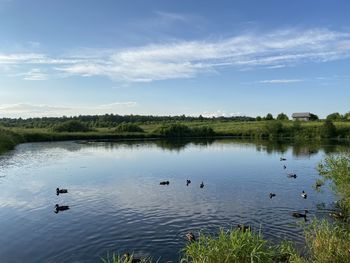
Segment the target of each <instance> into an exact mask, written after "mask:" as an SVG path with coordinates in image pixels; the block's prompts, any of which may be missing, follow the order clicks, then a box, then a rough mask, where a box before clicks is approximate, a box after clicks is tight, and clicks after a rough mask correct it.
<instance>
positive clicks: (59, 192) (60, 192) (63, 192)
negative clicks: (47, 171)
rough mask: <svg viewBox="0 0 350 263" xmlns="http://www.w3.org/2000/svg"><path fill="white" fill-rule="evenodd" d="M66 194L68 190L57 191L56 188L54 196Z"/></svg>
mask: <svg viewBox="0 0 350 263" xmlns="http://www.w3.org/2000/svg"><path fill="white" fill-rule="evenodd" d="M66 193H68V190H67V189H59V188H58V187H57V188H56V194H57V195H59V194H66Z"/></svg>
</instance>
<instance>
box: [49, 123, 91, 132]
mask: <svg viewBox="0 0 350 263" xmlns="http://www.w3.org/2000/svg"><path fill="white" fill-rule="evenodd" d="M52 129H53V131H55V132H88V131H91V129H90V128H89V127H88V126H87V125H85V124H84V123H82V122H80V121H76V120H71V121H66V122H63V123H61V124H57V125H55V126H54V127H53V128H52Z"/></svg>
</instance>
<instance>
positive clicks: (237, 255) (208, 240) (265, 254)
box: [184, 230, 294, 263]
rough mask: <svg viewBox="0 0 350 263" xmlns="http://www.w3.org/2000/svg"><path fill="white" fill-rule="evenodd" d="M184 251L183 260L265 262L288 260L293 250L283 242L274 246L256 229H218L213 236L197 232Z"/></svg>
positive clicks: (194, 261)
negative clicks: (193, 240)
mask: <svg viewBox="0 0 350 263" xmlns="http://www.w3.org/2000/svg"><path fill="white" fill-rule="evenodd" d="M184 254H185V259H184V262H193V263H218V262H222V263H229V262H237V263H238V262H239V263H251V262H262V263H265V262H266V263H268V262H289V259H290V258H291V256H292V255H293V254H294V250H293V249H292V248H291V246H289V245H287V244H285V243H284V244H283V245H281V246H274V245H272V244H270V243H269V242H268V241H266V240H265V239H264V238H263V237H262V235H261V234H260V233H258V234H257V233H254V232H251V231H241V230H231V231H224V230H221V231H220V232H219V235H218V236H217V237H213V236H210V235H200V237H199V239H198V241H197V242H192V243H189V244H188V245H187V246H186V247H185V248H184Z"/></svg>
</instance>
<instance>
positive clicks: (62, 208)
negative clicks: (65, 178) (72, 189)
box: [55, 204, 69, 214]
mask: <svg viewBox="0 0 350 263" xmlns="http://www.w3.org/2000/svg"><path fill="white" fill-rule="evenodd" d="M66 210H69V206H68V205H58V204H56V205H55V213H56V214H58V212H60V211H66Z"/></svg>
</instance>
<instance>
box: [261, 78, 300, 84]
mask: <svg viewBox="0 0 350 263" xmlns="http://www.w3.org/2000/svg"><path fill="white" fill-rule="evenodd" d="M302 81H303V80H302V79H267V80H261V81H259V83H263V84H288V83H296V82H302Z"/></svg>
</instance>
